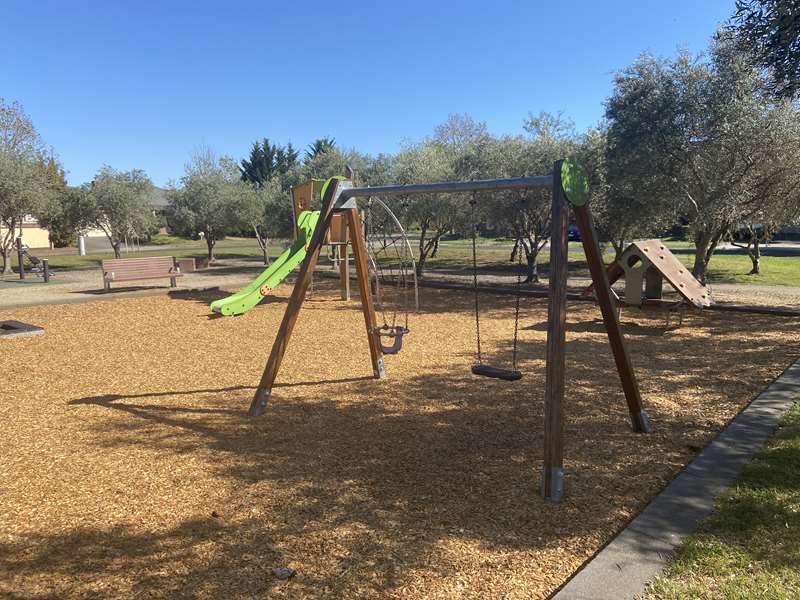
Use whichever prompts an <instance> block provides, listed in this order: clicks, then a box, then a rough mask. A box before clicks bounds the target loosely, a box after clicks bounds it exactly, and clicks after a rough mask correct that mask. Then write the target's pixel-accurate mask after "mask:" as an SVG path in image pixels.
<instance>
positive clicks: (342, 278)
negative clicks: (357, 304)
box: [336, 241, 350, 300]
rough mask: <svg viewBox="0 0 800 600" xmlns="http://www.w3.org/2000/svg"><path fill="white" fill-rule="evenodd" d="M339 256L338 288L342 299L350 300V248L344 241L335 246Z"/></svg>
mask: <svg viewBox="0 0 800 600" xmlns="http://www.w3.org/2000/svg"><path fill="white" fill-rule="evenodd" d="M336 248H337V249H336V252H337V254H338V256H339V289H340V296H341V298H342V300H350V249H349V246H348V244H347V241H345V243H344V244H342V245H340V246H337V247H336Z"/></svg>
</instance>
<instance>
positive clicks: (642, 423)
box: [572, 205, 651, 433]
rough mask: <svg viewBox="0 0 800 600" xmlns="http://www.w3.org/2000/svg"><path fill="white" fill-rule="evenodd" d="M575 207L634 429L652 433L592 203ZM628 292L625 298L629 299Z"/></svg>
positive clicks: (584, 249) (576, 218)
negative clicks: (596, 230) (603, 252)
mask: <svg viewBox="0 0 800 600" xmlns="http://www.w3.org/2000/svg"><path fill="white" fill-rule="evenodd" d="M572 211H573V213H574V215H575V223H576V225H577V226H578V230H579V231H580V234H581V241H582V242H583V251H584V253H585V254H586V260H587V262H588V263H589V272H590V273H591V274H592V283H593V285H594V290H595V294H596V297H597V303H598V304H599V305H600V312H601V313H602V314H603V322H604V323H605V327H606V333H607V334H608V341H609V344H610V345H611V351H612V353H613V354H614V362H615V363H616V365H617V372H618V373H619V378H620V381H621V382H622V390H623V391H624V392H625V400H626V402H627V404H628V412H629V413H630V416H631V423H632V424H633V429H634V431H640V432H643V433H649V432H650V431H651V427H650V420H649V419H648V417H647V413H645V412H644V410H642V397H641V395H640V394H639V385H638V383H637V382H636V374H635V373H634V372H633V366H632V365H631V359H630V354H629V353H628V348H627V346H626V345H625V339H624V338H623V337H622V329H621V328H620V325H619V320H618V318H617V314H616V311H615V309H614V301H613V299H612V296H611V286H610V285H609V283H608V274H607V272H606V267H605V265H604V264H603V258H602V254H601V251H600V244H598V242H597V234H596V232H595V230H594V227H593V226H592V217H591V214H590V213H589V207H588V206H586V205H584V206H574V207H573V208H572ZM627 299H628V298H627V296H626V298H625V300H626V301H627Z"/></svg>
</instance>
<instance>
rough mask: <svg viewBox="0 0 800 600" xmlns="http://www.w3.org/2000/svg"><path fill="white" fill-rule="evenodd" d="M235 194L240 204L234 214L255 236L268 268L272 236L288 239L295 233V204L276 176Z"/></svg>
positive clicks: (243, 186)
mask: <svg viewBox="0 0 800 600" xmlns="http://www.w3.org/2000/svg"><path fill="white" fill-rule="evenodd" d="M238 185H239V186H241V189H239V190H238V193H235V194H234V197H235V198H238V204H237V206H235V208H234V211H235V213H236V215H237V216H238V219H239V220H240V221H241V222H242V224H243V225H245V226H246V227H247V228H249V229H251V230H252V231H253V233H254V234H255V236H256V241H257V242H258V245H259V247H260V248H261V253H262V255H263V259H264V264H265V265H269V260H270V259H269V252H268V249H269V240H270V238H272V237H277V236H281V237H284V236H285V237H289V236H290V235H291V234H292V201H291V197H290V193H289V192H288V190H286V189H284V188H283V187H282V185H281V182H280V179H279V178H278V177H273V178H272V179H270V180H269V181H267V182H266V183H265V184H264V185H261V186H260V187H253V186H250V185H247V184H244V183H241V184H238Z"/></svg>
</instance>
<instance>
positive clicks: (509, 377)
mask: <svg viewBox="0 0 800 600" xmlns="http://www.w3.org/2000/svg"><path fill="white" fill-rule="evenodd" d="M472 374H473V375H480V376H481V377H492V378H493V379H502V380H503V381H518V380H520V379H522V373H520V372H519V371H512V370H511V369H501V368H500V367H491V366H489V365H482V364H479V363H478V364H474V365H472Z"/></svg>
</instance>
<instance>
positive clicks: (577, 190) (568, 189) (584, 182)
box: [561, 156, 589, 206]
mask: <svg viewBox="0 0 800 600" xmlns="http://www.w3.org/2000/svg"><path fill="white" fill-rule="evenodd" d="M561 187H562V188H563V189H564V193H565V194H566V195H567V200H569V203H570V204H572V205H573V206H585V205H586V204H588V203H589V178H588V177H587V176H586V171H584V170H583V167H582V166H581V165H580V163H579V162H578V161H577V160H576V159H575V158H574V157H572V156H570V157H568V158H565V159H564V160H563V161H562V163H561Z"/></svg>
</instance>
